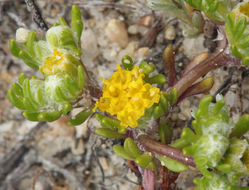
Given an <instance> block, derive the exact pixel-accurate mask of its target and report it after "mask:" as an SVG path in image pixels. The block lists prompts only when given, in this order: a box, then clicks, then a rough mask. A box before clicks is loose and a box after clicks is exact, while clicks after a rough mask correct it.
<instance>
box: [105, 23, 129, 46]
mask: <svg viewBox="0 0 249 190" xmlns="http://www.w3.org/2000/svg"><path fill="white" fill-rule="evenodd" d="M106 35H107V37H108V38H109V39H110V40H111V41H112V42H116V43H117V44H119V46H120V47H126V46H127V44H128V43H129V37H128V32H127V29H126V27H125V24H124V23H123V22H122V21H120V20H117V19H112V20H110V21H109V23H108V25H107V27H106Z"/></svg>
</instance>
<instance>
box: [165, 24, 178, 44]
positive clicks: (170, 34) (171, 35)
mask: <svg viewBox="0 0 249 190" xmlns="http://www.w3.org/2000/svg"><path fill="white" fill-rule="evenodd" d="M175 37H176V32H175V28H174V27H173V26H172V25H169V26H168V27H167V28H166V30H165V32H164V38H165V39H166V40H174V39H175Z"/></svg>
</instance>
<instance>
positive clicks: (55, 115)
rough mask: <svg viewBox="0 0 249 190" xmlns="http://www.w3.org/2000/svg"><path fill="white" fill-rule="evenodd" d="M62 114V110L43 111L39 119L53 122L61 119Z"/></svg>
mask: <svg viewBox="0 0 249 190" xmlns="http://www.w3.org/2000/svg"><path fill="white" fill-rule="evenodd" d="M60 116H61V112H60V111H53V112H42V113H39V115H38V120H39V121H48V122H52V121H55V120H57V119H59V117H60Z"/></svg>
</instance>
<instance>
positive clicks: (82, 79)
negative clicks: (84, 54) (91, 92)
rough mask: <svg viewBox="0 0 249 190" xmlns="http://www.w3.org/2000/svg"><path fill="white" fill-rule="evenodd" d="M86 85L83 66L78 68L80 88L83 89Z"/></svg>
mask: <svg viewBox="0 0 249 190" xmlns="http://www.w3.org/2000/svg"><path fill="white" fill-rule="evenodd" d="M84 84H85V71H84V69H83V67H82V66H81V65H79V66H78V88H79V89H83V88H84Z"/></svg>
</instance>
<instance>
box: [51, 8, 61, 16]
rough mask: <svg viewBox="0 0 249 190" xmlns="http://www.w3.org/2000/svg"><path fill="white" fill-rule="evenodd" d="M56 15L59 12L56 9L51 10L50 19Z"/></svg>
mask: <svg viewBox="0 0 249 190" xmlns="http://www.w3.org/2000/svg"><path fill="white" fill-rule="evenodd" d="M58 13H59V10H58V9H56V8H53V9H51V13H50V15H51V16H52V17H56V16H57V15H58Z"/></svg>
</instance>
